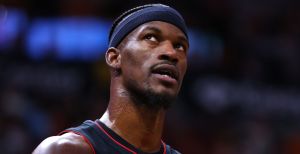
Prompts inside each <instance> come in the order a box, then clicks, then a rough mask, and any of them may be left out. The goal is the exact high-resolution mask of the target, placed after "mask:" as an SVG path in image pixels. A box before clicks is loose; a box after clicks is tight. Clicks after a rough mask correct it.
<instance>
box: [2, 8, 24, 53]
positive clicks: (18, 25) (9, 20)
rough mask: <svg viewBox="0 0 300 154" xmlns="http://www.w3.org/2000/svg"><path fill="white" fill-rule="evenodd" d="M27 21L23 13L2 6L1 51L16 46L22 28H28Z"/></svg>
mask: <svg viewBox="0 0 300 154" xmlns="http://www.w3.org/2000/svg"><path fill="white" fill-rule="evenodd" d="M26 21H27V18H26V15H25V13H24V12H23V11H21V10H19V9H15V8H6V7H5V6H2V5H1V6H0V49H8V48H10V47H12V46H13V45H14V43H15V42H14V41H15V40H16V39H17V37H18V35H20V33H21V31H22V28H24V27H25V26H26V23H27V22H26ZM3 51H4V50H3Z"/></svg>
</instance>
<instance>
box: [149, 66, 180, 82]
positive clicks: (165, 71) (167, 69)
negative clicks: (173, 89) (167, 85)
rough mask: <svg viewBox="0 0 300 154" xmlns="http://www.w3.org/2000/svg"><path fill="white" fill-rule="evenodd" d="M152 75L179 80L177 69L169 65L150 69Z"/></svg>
mask: <svg viewBox="0 0 300 154" xmlns="http://www.w3.org/2000/svg"><path fill="white" fill-rule="evenodd" d="M152 73H153V74H158V75H161V76H164V77H167V78H171V79H174V80H176V81H178V79H179V72H178V70H177V68H176V67H175V66H173V65H170V64H160V65H157V66H156V67H154V69H152Z"/></svg>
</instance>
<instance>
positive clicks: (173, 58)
mask: <svg viewBox="0 0 300 154" xmlns="http://www.w3.org/2000/svg"><path fill="white" fill-rule="evenodd" d="M158 58H159V59H160V60H167V61H170V62H172V63H174V64H177V62H178V57H177V52H176V50H175V49H174V47H173V44H172V43H171V42H166V43H164V44H163V46H162V48H161V52H160V54H159V57H158Z"/></svg>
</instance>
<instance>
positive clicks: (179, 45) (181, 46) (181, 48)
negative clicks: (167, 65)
mask: <svg viewBox="0 0 300 154" xmlns="http://www.w3.org/2000/svg"><path fill="white" fill-rule="evenodd" d="M174 48H175V49H179V50H185V47H184V45H182V44H181V43H177V44H175V45H174Z"/></svg>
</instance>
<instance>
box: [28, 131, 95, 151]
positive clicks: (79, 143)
mask: <svg viewBox="0 0 300 154" xmlns="http://www.w3.org/2000/svg"><path fill="white" fill-rule="evenodd" d="M71 153H72V154H75V153H76V154H81V153H82V154H89V153H90V154H92V153H93V151H92V149H91V147H90V146H89V144H88V143H86V142H85V141H84V139H83V138H82V137H81V136H80V135H77V134H74V133H66V134H63V135H61V136H52V137H48V138H47V139H45V140H44V141H42V142H41V143H40V145H38V147H37V148H36V149H35V150H34V151H33V154H71Z"/></svg>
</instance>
